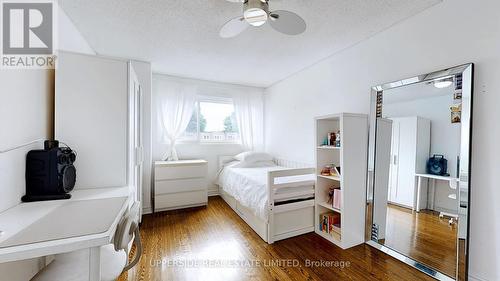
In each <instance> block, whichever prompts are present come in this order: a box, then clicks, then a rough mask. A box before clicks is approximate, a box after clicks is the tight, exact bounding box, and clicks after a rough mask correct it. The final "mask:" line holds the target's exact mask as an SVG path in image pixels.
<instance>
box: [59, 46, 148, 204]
mask: <svg viewBox="0 0 500 281" xmlns="http://www.w3.org/2000/svg"><path fill="white" fill-rule="evenodd" d="M55 82H56V83H55V92H56V94H55V137H56V139H58V140H60V141H61V142H64V143H66V144H68V145H69V146H71V148H73V149H74V150H75V151H76V152H77V158H76V162H75V167H76V169H77V177H76V186H75V188H77V189H78V188H103V187H122V186H128V187H129V188H130V190H131V194H133V196H134V197H135V200H136V201H142V200H141V199H142V198H141V195H142V191H141V188H142V187H141V185H142V158H143V157H142V155H143V153H142V103H143V102H142V88H141V85H140V83H139V82H138V79H137V75H136V74H135V71H134V69H133V68H132V66H131V64H130V62H129V61H127V60H120V59H113V58H105V57H99V56H91V55H83V54H74V53H68V52H60V54H59V56H58V67H57V70H56V81H55Z"/></svg>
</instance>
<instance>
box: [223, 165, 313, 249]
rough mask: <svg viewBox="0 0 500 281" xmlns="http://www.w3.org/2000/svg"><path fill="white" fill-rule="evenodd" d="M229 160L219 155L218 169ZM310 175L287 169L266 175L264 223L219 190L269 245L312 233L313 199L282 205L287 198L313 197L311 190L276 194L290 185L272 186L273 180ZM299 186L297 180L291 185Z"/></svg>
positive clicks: (310, 172)
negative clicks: (266, 204)
mask: <svg viewBox="0 0 500 281" xmlns="http://www.w3.org/2000/svg"><path fill="white" fill-rule="evenodd" d="M230 159H233V158H232V156H220V157H219V167H220V168H222V167H223V165H224V164H225V163H226V162H227V161H228V160H230ZM274 162H275V163H276V164H280V166H282V165H283V164H282V163H283V161H280V160H275V161H274ZM314 173H315V169H314V168H290V169H287V170H281V171H271V172H268V174H267V186H268V198H269V203H268V219H267V221H265V220H262V219H261V218H260V217H258V216H256V215H254V212H253V210H252V209H250V208H247V207H245V206H243V205H241V204H240V203H239V202H238V201H237V200H236V199H235V198H234V197H232V196H231V195H229V194H228V193H226V192H225V191H224V190H223V188H222V187H219V190H220V195H221V197H222V199H224V201H226V203H227V204H228V205H229V206H230V207H231V208H232V209H233V210H234V211H235V212H236V213H237V214H238V215H239V216H240V217H241V218H242V219H243V220H244V221H245V222H246V223H247V224H248V225H249V226H250V227H251V228H252V229H253V230H254V231H255V232H256V233H257V234H258V235H259V236H260V237H261V238H262V239H263V240H264V241H265V242H267V243H269V244H272V243H274V242H275V241H278V240H282V239H286V238H289V237H293V236H297V235H301V234H304V233H308V232H312V231H314V198H313V199H306V200H302V201H298V202H293V201H292V202H291V203H286V201H285V202H283V201H284V200H286V199H287V198H291V197H294V196H299V195H311V197H314V189H313V190H312V191H299V192H293V193H287V194H276V192H277V191H278V190H280V189H283V188H287V187H290V186H291V184H290V183H288V184H275V178H280V177H289V176H297V175H307V174H314ZM308 182H310V181H304V182H303V183H304V184H306V183H308ZM300 183H301V182H300V181H298V182H293V183H292V186H297V184H300ZM276 200H278V201H279V204H276V203H277V202H276Z"/></svg>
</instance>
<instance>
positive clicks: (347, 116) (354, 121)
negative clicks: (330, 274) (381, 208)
mask: <svg viewBox="0 0 500 281" xmlns="http://www.w3.org/2000/svg"><path fill="white" fill-rule="evenodd" d="M315 127H316V141H315V147H314V151H315V156H316V157H315V159H316V170H317V184H316V191H315V193H316V194H315V197H316V203H315V216H314V217H315V232H316V233H317V234H319V235H320V236H322V237H323V238H325V239H327V240H329V241H330V242H332V243H334V244H335V245H337V246H339V247H341V248H343V249H347V248H350V247H353V246H355V245H358V244H361V243H364V241H365V238H364V237H365V204H366V174H367V172H366V171H367V155H368V154H367V150H368V116H367V115H364V114H353V113H340V114H333V115H327V116H321V117H317V118H315ZM338 131H340V146H338V147H335V146H329V145H327V146H325V145H323V142H324V139H325V138H326V137H327V136H328V133H330V132H335V133H336V132H338ZM327 165H332V166H337V167H340V175H334V176H323V175H321V171H322V169H323V168H324V167H325V166H327ZM330 188H338V189H340V190H341V194H342V195H341V200H340V202H341V203H340V208H334V207H333V206H332V204H329V203H327V202H328V193H329V189H330ZM330 212H332V213H337V214H339V215H340V228H334V230H333V231H330V233H325V232H323V231H321V230H320V215H321V214H324V213H330Z"/></svg>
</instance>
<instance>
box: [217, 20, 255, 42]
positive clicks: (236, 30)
mask: <svg viewBox="0 0 500 281" xmlns="http://www.w3.org/2000/svg"><path fill="white" fill-rule="evenodd" d="M247 27H248V23H247V22H246V21H245V19H244V18H243V17H241V16H239V17H236V18H234V19H231V20H230V21H228V22H226V23H225V24H224V25H223V26H222V27H221V28H220V31H219V35H220V37H222V38H231V37H234V36H236V35H238V34H240V33H242V32H243V31H245V29H247Z"/></svg>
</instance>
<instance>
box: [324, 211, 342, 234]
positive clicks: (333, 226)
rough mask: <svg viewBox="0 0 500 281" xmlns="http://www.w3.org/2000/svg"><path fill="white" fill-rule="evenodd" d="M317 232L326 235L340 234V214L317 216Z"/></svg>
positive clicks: (331, 213)
mask: <svg viewBox="0 0 500 281" xmlns="http://www.w3.org/2000/svg"><path fill="white" fill-rule="evenodd" d="M319 230H320V231H322V232H324V233H328V234H334V233H335V234H340V214H337V213H334V212H328V213H324V214H321V215H319Z"/></svg>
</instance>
